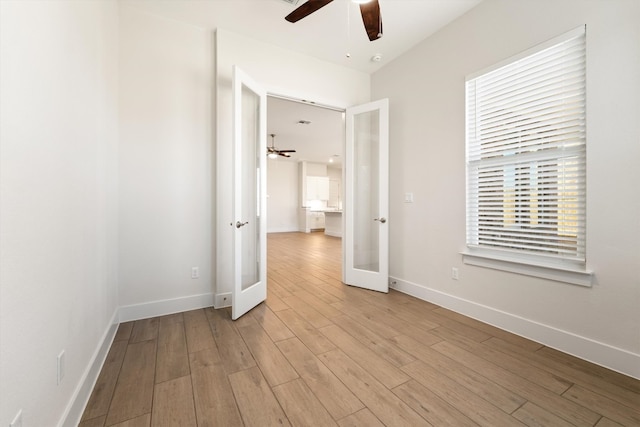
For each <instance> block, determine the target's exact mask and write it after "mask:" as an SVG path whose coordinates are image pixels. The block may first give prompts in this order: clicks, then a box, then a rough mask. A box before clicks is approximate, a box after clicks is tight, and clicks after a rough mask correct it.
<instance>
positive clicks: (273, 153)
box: [267, 133, 296, 159]
mask: <svg viewBox="0 0 640 427" xmlns="http://www.w3.org/2000/svg"><path fill="white" fill-rule="evenodd" d="M270 135H271V146H270V147H267V156H268V157H269V158H270V159H277V158H278V156H282V157H291V154H289V153H295V152H296V150H278V149H277V148H276V147H275V146H274V142H273V139H274V138H275V137H276V134H275V133H272V134H270Z"/></svg>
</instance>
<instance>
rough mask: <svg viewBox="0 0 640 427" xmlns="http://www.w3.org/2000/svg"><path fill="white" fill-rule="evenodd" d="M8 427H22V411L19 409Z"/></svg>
mask: <svg viewBox="0 0 640 427" xmlns="http://www.w3.org/2000/svg"><path fill="white" fill-rule="evenodd" d="M9 427H22V409H20V410H19V411H18V413H17V414H16V416H15V417H13V421H11V424H9Z"/></svg>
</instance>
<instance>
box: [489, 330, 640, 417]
mask: <svg viewBox="0 0 640 427" xmlns="http://www.w3.org/2000/svg"><path fill="white" fill-rule="evenodd" d="M484 344H486V345H490V346H491V347H492V348H495V349H498V350H500V351H503V352H506V353H507V354H510V355H514V356H515V357H522V356H524V357H525V358H526V360H527V363H529V364H530V365H531V366H535V367H536V368H539V369H542V370H546V371H547V372H550V373H551V374H553V375H557V376H558V377H562V378H564V379H566V380H567V381H569V382H572V383H575V384H579V385H581V386H583V387H585V388H587V389H590V390H592V391H596V392H598V393H607V396H608V397H609V398H611V399H612V400H615V401H617V402H618V403H621V404H623V405H626V406H629V407H638V406H640V404H639V403H638V402H640V392H635V391H633V390H634V389H635V388H637V384H636V383H638V384H640V381H639V380H636V379H633V378H631V377H625V381H617V380H615V379H611V380H605V379H603V378H602V370H603V369H606V368H602V367H601V366H595V365H594V374H593V375H589V373H587V372H583V371H582V370H580V369H576V368H574V367H573V366H569V365H567V364H564V363H560V362H558V361H557V360H555V359H554V358H553V357H551V356H550V355H548V354H545V353H541V352H539V351H536V352H535V353H529V352H527V353H525V354H523V352H522V350H521V349H520V348H519V347H518V346H516V345H513V344H511V343H509V342H506V341H504V340H502V339H499V338H491V339H489V340H487V341H486V342H485V343H484ZM567 357H569V355H567ZM607 371H608V370H607ZM617 375H620V374H618V373H617V372H613V371H611V376H612V377H613V378H615V377H617Z"/></svg>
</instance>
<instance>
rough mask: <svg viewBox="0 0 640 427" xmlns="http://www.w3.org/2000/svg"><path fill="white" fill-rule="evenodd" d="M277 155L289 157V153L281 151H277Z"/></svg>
mask: <svg viewBox="0 0 640 427" xmlns="http://www.w3.org/2000/svg"><path fill="white" fill-rule="evenodd" d="M278 155H279V156H282V157H291V154H287V153H283V152H282V151H278Z"/></svg>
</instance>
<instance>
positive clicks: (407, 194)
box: [404, 193, 413, 203]
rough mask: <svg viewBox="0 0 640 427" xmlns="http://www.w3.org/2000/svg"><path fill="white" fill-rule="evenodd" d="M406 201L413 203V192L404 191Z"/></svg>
mask: <svg viewBox="0 0 640 427" xmlns="http://www.w3.org/2000/svg"><path fill="white" fill-rule="evenodd" d="M404 202H405V203H413V193H404Z"/></svg>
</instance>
